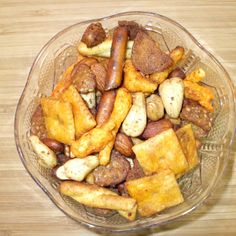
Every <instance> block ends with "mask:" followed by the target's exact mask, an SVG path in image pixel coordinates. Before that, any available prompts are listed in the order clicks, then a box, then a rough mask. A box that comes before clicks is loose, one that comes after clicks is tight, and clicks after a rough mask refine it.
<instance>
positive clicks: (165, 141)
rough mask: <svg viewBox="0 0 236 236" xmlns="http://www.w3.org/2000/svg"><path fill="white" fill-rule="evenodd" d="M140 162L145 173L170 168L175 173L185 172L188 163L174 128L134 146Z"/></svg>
mask: <svg viewBox="0 0 236 236" xmlns="http://www.w3.org/2000/svg"><path fill="white" fill-rule="evenodd" d="M132 149H133V151H134V153H135V155H136V158H137V160H138V161H139V164H140V165H141V167H142V168H143V170H144V172H145V174H147V175H148V174H153V173H158V172H159V171H160V170H163V169H170V170H172V171H173V172H174V174H175V175H178V174H181V173H184V172H185V171H186V170H187V168H188V163H187V161H186V158H185V156H184V153H183V151H182V148H181V146H180V143H179V141H178V138H177V136H176V134H175V132H174V131H173V129H168V130H166V131H163V132H161V133H160V134H157V135H156V136H154V137H152V138H149V139H148V140H146V141H144V142H142V143H140V144H137V145H135V146H133V148H132Z"/></svg>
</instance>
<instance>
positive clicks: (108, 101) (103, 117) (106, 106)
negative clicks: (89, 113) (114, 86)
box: [96, 90, 116, 125]
mask: <svg viewBox="0 0 236 236" xmlns="http://www.w3.org/2000/svg"><path fill="white" fill-rule="evenodd" d="M115 99H116V92H115V91H114V90H111V91H107V92H105V93H103V95H102V96H101V99H100V102H99V104H98V110H97V116H96V122H97V124H98V125H100V124H104V123H105V122H106V121H107V120H108V118H109V117H110V115H111V113H112V110H113V107H114V102H115Z"/></svg>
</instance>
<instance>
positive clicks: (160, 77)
mask: <svg viewBox="0 0 236 236" xmlns="http://www.w3.org/2000/svg"><path fill="white" fill-rule="evenodd" d="M170 57H171V59H172V61H173V66H171V67H170V68H168V69H166V70H164V71H162V72H155V73H153V74H151V75H150V79H151V80H153V81H155V82H156V83H158V84H161V83H162V82H163V81H164V80H165V79H166V78H167V77H168V75H169V74H170V73H171V72H172V70H173V68H174V66H176V65H177V64H178V62H179V61H180V60H181V59H182V58H183V57H184V48H183V47H180V46H177V47H176V48H174V49H173V50H172V51H171V52H170Z"/></svg>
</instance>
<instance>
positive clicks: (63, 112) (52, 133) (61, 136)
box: [41, 98, 75, 145]
mask: <svg viewBox="0 0 236 236" xmlns="http://www.w3.org/2000/svg"><path fill="white" fill-rule="evenodd" d="M41 106H42V109H43V114H44V119H45V125H46V128H47V133H48V137H49V138H51V139H55V140H57V141H59V142H61V143H65V144H69V145H70V144H71V143H72V142H73V141H74V139H75V126H74V117H73V112H72V106H71V104H70V103H69V102H62V101H59V100H55V99H52V98H42V99H41Z"/></svg>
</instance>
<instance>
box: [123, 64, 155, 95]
mask: <svg viewBox="0 0 236 236" xmlns="http://www.w3.org/2000/svg"><path fill="white" fill-rule="evenodd" d="M124 73H125V76H124V82H123V87H125V88H126V89H128V90H129V91H130V92H132V93H135V92H143V93H153V92H154V91H155V90H156V89H157V86H158V84H157V83H155V82H153V81H152V80H150V79H148V78H146V77H145V76H143V75H142V74H141V73H140V72H138V71H136V69H135V67H134V66H133V64H132V62H131V60H126V62H125V67H124Z"/></svg>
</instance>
